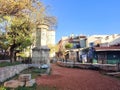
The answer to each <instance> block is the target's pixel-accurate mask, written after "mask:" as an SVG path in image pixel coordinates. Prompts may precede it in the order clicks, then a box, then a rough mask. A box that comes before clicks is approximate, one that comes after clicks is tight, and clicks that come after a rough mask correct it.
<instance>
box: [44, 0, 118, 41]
mask: <svg viewBox="0 0 120 90" xmlns="http://www.w3.org/2000/svg"><path fill="white" fill-rule="evenodd" d="M42 2H43V3H44V4H45V5H46V6H49V8H48V9H47V10H48V12H49V14H51V15H53V16H55V17H57V28H56V43H57V42H58V41H59V40H60V39H61V37H62V36H69V35H70V34H74V35H86V36H88V35H94V34H102V35H103V34H120V0H42Z"/></svg>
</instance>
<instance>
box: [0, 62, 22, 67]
mask: <svg viewBox="0 0 120 90" xmlns="http://www.w3.org/2000/svg"><path fill="white" fill-rule="evenodd" d="M18 64H20V62H14V63H10V62H1V63H0V67H5V66H13V65H18Z"/></svg>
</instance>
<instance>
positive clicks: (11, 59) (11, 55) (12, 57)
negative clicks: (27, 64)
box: [10, 49, 14, 63]
mask: <svg viewBox="0 0 120 90" xmlns="http://www.w3.org/2000/svg"><path fill="white" fill-rule="evenodd" d="M10 62H11V63H13V62H14V50H12V49H11V50H10Z"/></svg>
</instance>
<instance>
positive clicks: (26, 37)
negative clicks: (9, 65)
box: [0, 0, 53, 62]
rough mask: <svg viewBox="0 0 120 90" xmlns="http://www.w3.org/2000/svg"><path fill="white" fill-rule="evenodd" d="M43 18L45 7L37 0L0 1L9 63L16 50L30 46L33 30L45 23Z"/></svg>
mask: <svg viewBox="0 0 120 90" xmlns="http://www.w3.org/2000/svg"><path fill="white" fill-rule="evenodd" d="M45 17H47V15H46V13H45V7H44V5H43V4H42V3H41V2H40V1H39V0H0V22H5V23H6V25H5V33H6V34H5V35H6V40H7V43H8V50H9V53H10V60H11V62H14V61H15V59H16V55H15V54H16V50H23V49H24V48H26V47H28V46H30V45H31V44H32V40H33V39H32V38H31V37H32V36H31V35H32V31H33V30H34V29H33V28H36V25H37V24H39V23H41V22H45ZM51 20H52V19H48V20H47V21H49V22H50V21H51ZM49 24H50V23H49ZM50 25H51V26H52V25H53V24H50Z"/></svg>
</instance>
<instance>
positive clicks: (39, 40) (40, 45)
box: [32, 24, 50, 66]
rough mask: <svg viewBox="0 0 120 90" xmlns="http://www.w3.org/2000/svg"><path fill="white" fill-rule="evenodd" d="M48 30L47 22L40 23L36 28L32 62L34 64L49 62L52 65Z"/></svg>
mask: <svg viewBox="0 0 120 90" xmlns="http://www.w3.org/2000/svg"><path fill="white" fill-rule="evenodd" d="M47 30H49V26H48V25H46V24H39V25H38V26H37V29H36V44H35V47H34V48H33V49H32V63H33V64H40V65H42V64H47V65H48V66H49V65H50V60H49V51H50V49H49V48H48V47H47V44H46V43H47Z"/></svg>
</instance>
